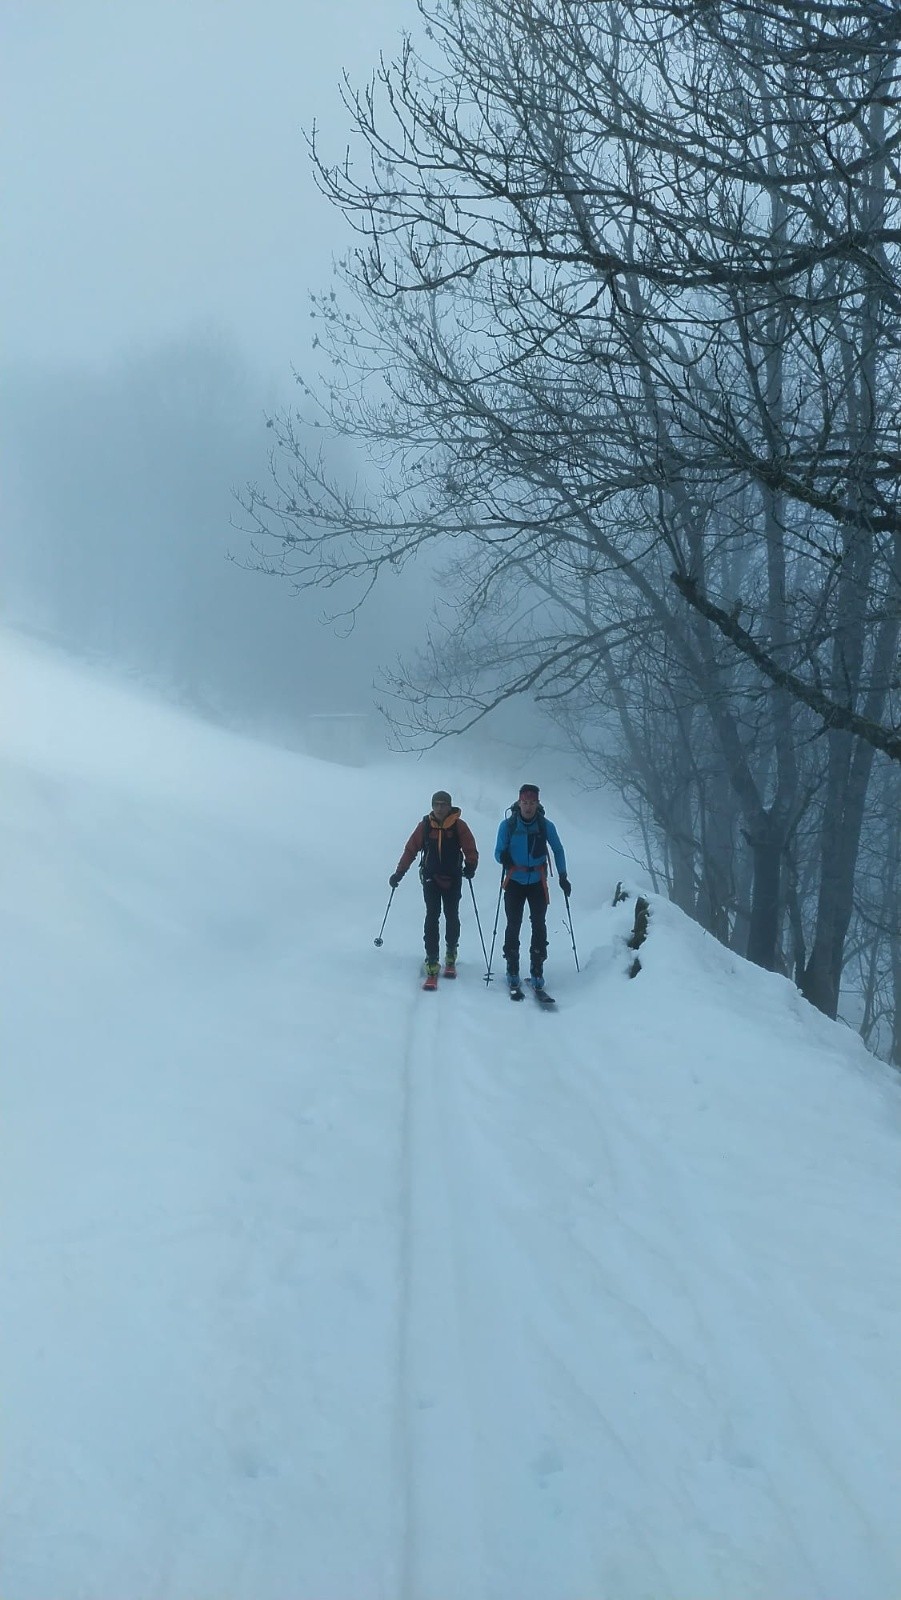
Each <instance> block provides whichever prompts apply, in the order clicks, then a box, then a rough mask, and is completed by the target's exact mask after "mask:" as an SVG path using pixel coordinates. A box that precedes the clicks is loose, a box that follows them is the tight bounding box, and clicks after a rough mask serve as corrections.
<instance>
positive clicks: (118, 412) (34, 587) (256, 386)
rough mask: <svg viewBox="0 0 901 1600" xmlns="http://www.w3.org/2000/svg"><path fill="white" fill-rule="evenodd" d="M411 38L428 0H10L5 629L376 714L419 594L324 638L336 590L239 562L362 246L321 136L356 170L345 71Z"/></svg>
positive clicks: (170, 679) (234, 707) (258, 706)
mask: <svg viewBox="0 0 901 1600" xmlns="http://www.w3.org/2000/svg"><path fill="white" fill-rule="evenodd" d="M415 23H416V13H415V6H414V5H413V0H385V3H383V4H381V5H378V6H376V7H373V6H371V5H364V4H362V3H361V0H302V3H296V0H295V3H292V0H259V3H255V4H254V5H253V6H251V5H249V4H247V3H246V0H245V3H238V0H192V4H191V5H190V6H185V5H183V4H180V3H177V0H162V3H161V0H130V3H129V4H128V5H127V6H122V7H118V6H117V7H113V6H110V5H109V4H108V3H107V0H103V3H100V0H79V4H78V5H77V6H72V5H69V4H67V3H65V0H21V3H17V0H8V3H7V4H6V5H5V6H4V7H3V12H2V20H0V34H2V39H0V42H2V50H3V59H4V65H5V80H6V81H5V84H4V105H5V113H4V114H5V129H4V138H3V149H4V172H3V179H4V193H5V204H6V223H7V248H6V250H5V251H4V256H3V262H2V269H0V271H2V278H0V282H2V297H3V306H4V318H3V320H4V330H5V357H6V360H5V381H4V386H3V394H2V402H0V404H2V417H0V421H2V428H3V438H4V440H5V451H4V455H5V461H4V470H3V480H4V491H3V493H4V515H3V519H2V532H0V560H2V565H3V574H4V582H3V600H2V606H3V617H4V620H5V621H6V622H7V623H11V624H13V625H15V626H18V627H24V628H29V629H35V630H38V631H40V632H41V633H42V634H44V635H47V636H49V637H51V638H53V639H56V640H59V641H61V642H63V643H64V644H65V645H66V646H67V647H68V648H70V649H72V650H74V651H77V652H79V653H82V654H84V653H88V654H91V655H94V656H99V657H101V658H102V659H104V660H105V661H109V662H114V663H116V664H118V665H120V666H121V667H123V668H127V669H128V670H129V671H132V672H136V673H138V674H140V675H142V676H144V677H146V678H148V679H150V680H152V681H154V682H157V683H158V684H159V685H160V686H161V687H164V688H166V689H167V690H170V691H172V692H174V693H177V694H178V695H179V697H182V698H185V699H188V700H190V701H192V702H193V703H196V704H200V705H202V706H204V707H206V708H208V709H209V710H210V711H213V712H215V713H216V714H218V715H224V716H226V717H228V716H232V717H234V718H235V719H237V720H239V721H242V722H243V723H245V724H246V723H247V721H248V720H251V721H254V722H255V723H256V724H257V725H259V726H261V727H263V728H265V729H267V730H269V729H270V728H274V727H275V726H276V725H277V724H279V723H284V722H288V723H290V721H291V720H292V718H294V717H295V716H296V715H297V714H298V713H300V714H305V713H307V712H309V711H316V710H324V711H349V710H357V711H359V710H366V709H368V708H371V706H372V703H373V679H374V677H375V675H376V670H377V666H378V664H379V663H380V662H390V661H391V660H393V658H394V657H395V656H396V654H397V653H398V651H399V650H403V649H404V648H407V647H409V646H411V645H413V644H414V643H415V641H416V638H417V636H418V634H419V631H420V626H421V624H422V622H423V621H424V614H425V613H426V612H427V611H428V608H429V604H430V601H429V593H428V580H427V578H426V577H422V578H417V577H416V575H413V576H412V578H411V577H410V576H409V575H408V576H407V577H406V578H404V579H403V580H402V581H401V582H400V583H397V582H395V583H393V584H389V585H387V586H386V587H385V588H384V589H382V590H381V591H380V594H379V596H378V598H377V600H376V601H375V603H372V602H371V603H370V604H369V605H368V606H367V607H366V609H365V610H364V612H363V613H362V615H361V616H360V618H359V619H358V621H357V624H356V626H355V627H354V628H353V630H352V631H351V632H350V633H349V635H348V631H347V627H346V625H341V626H340V627H338V628H336V627H333V626H323V625H322V623H321V621H320V618H321V616H322V614H323V612H324V611H325V610H326V609H328V610H330V611H334V610H340V609H341V606H342V597H341V596H340V595H338V596H336V595H335V594H329V595H324V594H315V595H302V596H299V597H298V596H296V595H294V594H293V593H292V591H291V589H290V586H289V585H288V584H287V583H286V582H284V581H280V580H275V579H272V578H266V577H264V576H263V575H262V574H260V573H258V572H248V571H246V570H244V569H243V568H242V566H241V564H240V563H241V562H242V561H246V559H247V557H248V555H249V550H248V544H247V539H246V536H245V535H244V534H243V533H242V531H241V528H240V520H241V518H240V507H239V505H238V503H237V501H236V499H235V491H236V490H240V489H241V487H242V485H243V484H244V483H245V482H246V481H248V480H249V479H253V478H256V479H261V478H263V477H264V476H265V474H266V471H267V465H266V461H267V449H268V443H269V436H268V435H267V432H266V428H265V416H266V414H267V412H270V411H271V410H272V409H273V408H274V407H277V406H279V405H281V404H285V403H292V404H293V403H295V402H296V399H297V396H298V391H296V389H294V387H293V380H292V368H295V367H296V368H297V369H299V370H301V371H304V372H305V374H306V375H309V374H310V373H311V371H312V370H313V369H312V367H311V364H310V346H311V327H312V324H311V322H310V300H309V297H310V294H311V293H312V292H315V291H318V290H321V289H322V288H323V287H326V286H327V285H328V284H329V282H330V280H331V276H332V271H333V263H334V261H335V260H336V259H337V258H338V257H340V256H341V255H342V254H343V253H344V252H345V251H346V250H347V248H348V247H349V245H350V242H351V240H350V236H349V234H348V233H347V232H346V230H345V225H344V223H343V220H342V219H341V218H340V217H338V216H337V215H336V214H335V213H334V212H333V211H332V210H331V208H330V207H329V206H328V204H327V202H326V201H325V200H324V199H323V198H322V197H321V196H320V195H319V193H318V191H317V190H316V187H315V184H314V182H313V178H312V173H311V169H310V163H309V158H308V154H307V149H306V144H305V140H304V130H305V129H306V130H309V129H310V128H311V127H312V125H313V123H314V122H315V123H316V124H317V125H318V126H319V128H320V129H321V132H322V137H323V141H324V146H325V147H326V148H327V149H329V150H331V151H333V152H334V153H335V154H339V153H340V152H341V151H342V150H343V148H344V144H345V142H346V137H347V132H348V127H347V117H346V113H345V112H344V109H343V107H342V105H341V99H340V80H341V76H342V73H343V72H345V71H346V72H347V73H348V75H349V77H350V78H351V79H352V80H353V81H354V82H355V83H357V84H363V83H365V82H366V81H367V79H368V78H369V76H370V75H371V73H372V71H373V70H374V69H375V67H376V66H377V64H378V58H379V53H380V52H384V53H385V54H386V55H392V54H394V53H395V52H396V50H397V47H398V44H399V42H400V38H401V31H402V29H404V28H410V27H414V26H415ZM347 470H348V471H350V470H352V464H351V463H348V467H347ZM230 556H231V557H232V558H233V559H231V560H230V559H229V557H230Z"/></svg>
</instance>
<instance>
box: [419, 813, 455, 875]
mask: <svg viewBox="0 0 901 1600" xmlns="http://www.w3.org/2000/svg"><path fill="white" fill-rule="evenodd" d="M459 820H460V819H459V817H458V818H457V822H459ZM457 822H455V823H454V825H453V827H452V828H443V829H442V830H441V831H442V834H443V837H444V844H445V849H447V848H448V847H449V849H450V855H451V857H453V856H454V849H455V847H456V857H455V858H454V865H453V866H452V867H448V866H447V865H446V864H445V862H444V861H442V862H441V863H440V865H441V869H442V870H441V871H440V872H439V874H438V878H439V879H442V878H446V879H447V880H448V884H450V883H452V882H453V880H454V879H455V878H462V875H463V846H462V845H461V843H460V834H459V831H458V829H457ZM433 850H434V854H433V853H432V852H433ZM430 857H431V859H432V861H433V862H434V867H435V869H437V868H438V866H439V861H438V846H437V842H436V840H435V839H433V838H432V820H431V816H425V817H423V819H422V854H421V855H420V857H419V876H420V879H421V880H422V882H423V883H424V882H425V880H426V863H427V862H428V861H429V858H430ZM428 876H429V877H433V876H434V871H433V872H432V873H430V874H428ZM437 881H438V879H436V882H437Z"/></svg>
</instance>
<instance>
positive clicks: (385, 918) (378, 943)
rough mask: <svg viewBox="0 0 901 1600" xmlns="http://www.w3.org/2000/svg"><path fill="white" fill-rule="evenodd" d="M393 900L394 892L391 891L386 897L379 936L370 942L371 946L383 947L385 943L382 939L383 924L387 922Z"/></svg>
mask: <svg viewBox="0 0 901 1600" xmlns="http://www.w3.org/2000/svg"><path fill="white" fill-rule="evenodd" d="M393 899H394V890H393V889H392V890H391V893H390V894H389V896H388V904H387V906H386V907H385V915H384V916H383V918H382V926H381V927H380V928H379V936H378V938H377V939H373V941H372V942H373V944H377V945H383V944H384V943H385V941H384V939H383V938H382V934H383V933H384V931H385V923H386V922H387V921H388V912H389V911H390V910H391V902H392V900H393Z"/></svg>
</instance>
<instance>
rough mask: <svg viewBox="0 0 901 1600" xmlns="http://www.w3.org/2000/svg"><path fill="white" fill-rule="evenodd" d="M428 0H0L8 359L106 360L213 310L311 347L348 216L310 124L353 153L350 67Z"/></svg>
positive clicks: (278, 360)
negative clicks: (322, 172)
mask: <svg viewBox="0 0 901 1600" xmlns="http://www.w3.org/2000/svg"><path fill="white" fill-rule="evenodd" d="M415 20H416V16H415V4H414V0H375V3H372V0H370V3H367V0H4V3H3V5H2V7H0V48H2V56H3V68H2V70H3V75H4V83H3V101H4V107H3V113H2V115H3V118H4V134H3V141H2V143H3V156H2V167H3V191H4V211H5V224H6V226H5V244H4V250H3V253H2V265H0V273H2V276H0V282H2V295H3V301H4V307H5V314H4V318H3V322H4V342H5V350H6V356H7V359H12V360H13V361H18V360H20V359H23V358H24V359H28V360H46V361H52V362H54V363H58V362H69V361H73V360H75V361H90V362H93V361H97V360H100V361H105V360H107V359H109V358H110V357H115V356H116V355H118V354H119V353H121V352H122V351H124V350H133V349H135V348H139V347H144V348H146V347H147V346H148V345H152V344H154V343H156V342H159V341H166V340H169V339H171V338H172V337H174V336H178V335H179V334H181V333H183V332H185V331H188V332H191V333H193V332H196V331H197V329H199V328H200V329H202V328H205V327H215V328H216V330H217V331H218V332H224V333H225V334H226V335H228V336H229V337H231V338H234V339H235V340H236V341H237V343H238V344H239V346H240V347H241V349H242V351H243V352H244V354H245V355H246V356H247V357H248V358H250V359H251V360H252V361H253V362H254V363H255V364H259V365H260V366H261V367H264V368H265V369H266V370H267V371H271V372H276V371H277V372H279V373H281V372H283V371H284V368H285V366H286V364H287V363H289V362H290V361H291V360H294V361H300V360H301V359H302V358H303V356H304V355H305V352H306V350H307V348H308V345H309V331H308V330H309V305H308V299H307V297H308V292H309V290H310V289H315V288H322V287H323V286H324V285H325V284H326V283H327V282H328V280H329V278H330V263H331V259H332V257H333V255H336V254H337V255H341V254H343V253H344V251H345V250H346V249H347V246H348V243H349V238H350V236H349V234H348V232H347V231H346V230H345V228H344V225H343V223H342V221H341V219H340V217H338V216H337V214H336V213H335V212H334V211H333V210H332V208H331V207H329V205H328V204H327V203H326V201H325V200H324V199H322V197H321V196H320V195H319V194H318V192H317V190H316V187H315V185H314V183H313V179H312V176H311V172H310V165H309V161H308V158H307V152H306V147H305V144H304V141H303V134H302V129H304V128H306V129H309V128H310V127H311V126H312V124H313V122H314V121H315V122H316V123H317V124H319V125H320V126H321V128H322V131H323V135H324V140H325V144H326V146H327V147H328V149H329V151H330V152H331V151H334V153H335V154H336V155H340V153H341V152H342V150H343V147H344V144H345V142H346V137H347V132H348V127H347V116H346V113H345V112H344V110H343V107H342V105H341V103H340V97H339V80H340V77H341V73H342V71H343V70H347V71H348V73H349V74H350V76H351V78H352V79H353V80H354V81H355V82H356V84H357V85H359V86H362V85H363V84H364V83H365V82H366V81H367V80H368V78H369V76H370V75H371V73H372V71H373V70H374V68H375V67H376V66H377V63H378V56H379V52H380V50H382V51H384V52H385V53H386V54H387V55H389V56H390V55H393V54H395V53H396V50H397V46H398V43H399V41H400V36H401V30H402V29H403V28H404V27H406V28H411V27H414V25H415Z"/></svg>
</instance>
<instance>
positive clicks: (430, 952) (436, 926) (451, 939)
mask: <svg viewBox="0 0 901 1600" xmlns="http://www.w3.org/2000/svg"><path fill="white" fill-rule="evenodd" d="M462 890H463V884H462V882H460V883H452V884H450V885H449V887H448V888H446V889H442V888H440V887H439V885H438V884H437V883H433V882H432V880H431V878H426V879H425V881H424V883H423V885H422V892H423V895H424V897H425V928H424V929H423V943H424V945H425V958H426V961H437V960H438V945H439V933H440V917H441V912H442V909H443V910H444V937H445V941H446V943H447V948H448V950H452V951H455V950H456V948H457V945H458V944H459V943H460V895H461V893H462Z"/></svg>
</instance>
